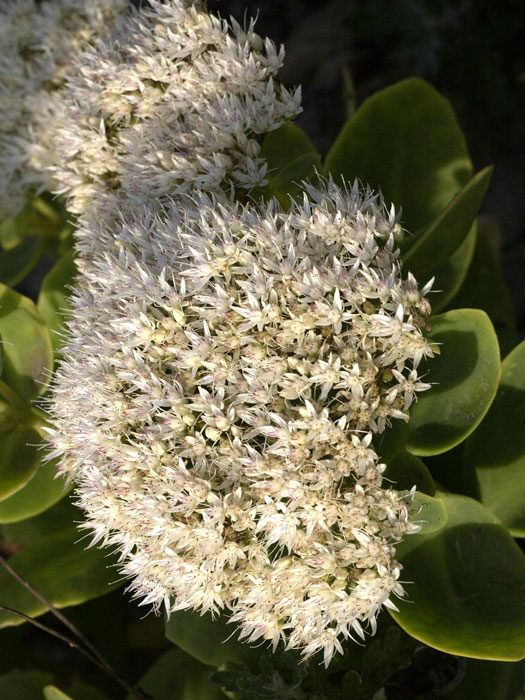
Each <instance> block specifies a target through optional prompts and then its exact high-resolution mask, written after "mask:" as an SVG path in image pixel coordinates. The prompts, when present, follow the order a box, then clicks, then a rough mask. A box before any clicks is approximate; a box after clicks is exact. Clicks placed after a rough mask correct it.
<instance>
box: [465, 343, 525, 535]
mask: <svg viewBox="0 0 525 700" xmlns="http://www.w3.org/2000/svg"><path fill="white" fill-rule="evenodd" d="M524 426H525V341H524V342H522V343H520V345H518V346H517V347H516V348H515V349H514V350H513V351H512V352H511V353H510V354H509V355H507V357H506V358H505V359H504V360H503V363H502V373H501V382H500V385H499V388H498V392H497V394H496V398H495V399H494V402H493V404H492V406H491V407H490V410H489V412H488V413H487V415H486V416H485V418H484V419H483V422H482V423H481V425H480V426H479V428H478V429H477V430H476V431H475V432H474V433H473V434H472V435H471V436H470V438H469V439H468V441H467V443H466V445H465V453H464V464H465V466H466V468H467V470H468V471H469V472H472V473H474V474H475V478H476V486H477V491H478V497H479V500H481V502H482V503H483V504H484V505H485V506H487V508H489V509H490V510H491V511H492V512H493V513H494V514H495V515H497V516H498V518H499V519H500V520H501V522H502V523H503V524H504V525H505V526H506V527H507V528H508V529H509V530H510V532H511V533H512V534H513V535H514V536H515V537H525V431H524Z"/></svg>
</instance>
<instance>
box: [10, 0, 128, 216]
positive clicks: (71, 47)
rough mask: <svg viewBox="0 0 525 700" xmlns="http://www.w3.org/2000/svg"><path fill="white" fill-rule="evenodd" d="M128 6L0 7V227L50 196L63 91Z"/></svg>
mask: <svg viewBox="0 0 525 700" xmlns="http://www.w3.org/2000/svg"><path fill="white" fill-rule="evenodd" d="M127 6H128V0H50V1H48V2H42V3H38V2H36V1H35V0H0V169H1V171H2V173H3V175H4V177H5V182H3V183H2V188H1V190H0V220H1V219H3V218H5V217H7V216H13V215H15V214H17V213H18V211H19V210H20V209H21V208H22V207H23V205H24V202H25V200H26V198H27V197H28V196H29V195H31V194H34V193H35V192H38V191H39V190H43V189H49V188H50V187H51V186H52V179H51V178H50V176H49V174H48V173H47V171H46V168H47V167H48V166H49V165H53V164H54V152H53V149H52V147H50V142H52V139H53V134H54V123H53V120H54V118H55V117H56V112H57V109H58V107H57V105H56V104H55V102H56V100H57V99H58V92H59V89H60V88H61V87H62V85H63V84H64V82H65V79H66V77H67V76H68V75H69V74H70V73H71V71H72V70H73V63H74V60H75V58H76V56H77V54H78V53H79V52H80V51H81V49H82V48H83V47H85V46H86V45H89V43H91V42H93V40H94V38H95V37H98V36H102V35H103V34H105V33H106V32H107V31H108V30H109V28H110V27H111V25H112V22H113V21H114V19H115V17H116V16H117V15H119V14H124V12H125V10H126V8H127Z"/></svg>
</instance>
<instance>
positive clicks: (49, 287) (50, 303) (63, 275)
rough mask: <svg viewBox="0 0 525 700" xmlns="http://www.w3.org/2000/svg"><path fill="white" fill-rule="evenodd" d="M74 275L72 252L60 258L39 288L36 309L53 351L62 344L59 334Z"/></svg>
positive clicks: (63, 325) (68, 304)
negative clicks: (46, 329) (46, 327)
mask: <svg viewBox="0 0 525 700" xmlns="http://www.w3.org/2000/svg"><path fill="white" fill-rule="evenodd" d="M76 274H77V267H76V264H75V261H74V257H73V252H72V251H70V252H69V253H68V254H67V255H64V256H63V257H62V258H60V260H59V261H58V262H57V263H56V265H55V266H54V267H53V269H52V270H51V271H50V272H49V273H48V274H47V275H46V277H45V278H44V281H43V282H42V286H41V288H40V294H39V297H38V303H37V308H38V311H39V312H40V315H41V316H42V318H43V319H44V321H45V322H46V323H47V326H48V328H49V333H50V338H51V342H52V344H53V348H54V350H55V351H57V350H59V349H60V347H61V346H62V343H63V338H62V335H61V334H62V333H63V331H64V327H65V320H66V314H67V311H69V309H70V306H71V305H70V303H69V296H70V293H71V290H70V286H71V285H72V284H73V283H74V281H75V276H76Z"/></svg>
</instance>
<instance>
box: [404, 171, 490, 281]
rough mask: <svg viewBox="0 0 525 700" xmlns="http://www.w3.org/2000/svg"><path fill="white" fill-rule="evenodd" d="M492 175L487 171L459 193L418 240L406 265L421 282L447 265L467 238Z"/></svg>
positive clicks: (478, 175) (407, 254)
mask: <svg viewBox="0 0 525 700" xmlns="http://www.w3.org/2000/svg"><path fill="white" fill-rule="evenodd" d="M491 175H492V168H485V169H484V170H482V171H481V172H479V173H478V174H477V175H475V176H474V177H473V178H472V180H470V181H469V183H468V184H467V185H465V187H464V188H463V189H462V190H461V192H458V194H457V195H456V196H455V197H454V198H453V200H452V201H451V202H450V203H449V204H448V205H447V206H446V207H445V209H444V210H443V211H442V212H441V213H440V215H439V216H438V217H437V218H436V219H435V220H434V221H433V222H432V223H431V224H430V225H429V226H427V227H426V228H425V229H424V230H423V231H422V232H421V233H420V234H419V235H418V236H417V237H416V240H415V243H414V245H413V246H412V247H411V248H410V250H409V251H408V252H407V253H406V255H405V256H404V263H405V266H406V267H407V268H408V269H409V270H410V271H411V272H412V273H413V274H414V275H415V277H416V279H422V277H423V276H424V275H426V274H427V273H428V272H429V271H430V270H433V269H434V268H435V267H437V266H438V265H441V264H442V263H444V262H445V261H446V260H448V258H449V257H450V256H451V255H452V253H454V251H456V250H457V249H458V247H459V246H460V245H461V243H462V242H463V241H464V240H465V238H466V237H467V234H468V232H469V231H470V229H471V228H472V224H473V223H474V221H475V219H476V216H477V214H478V211H479V208H480V206H481V203H482V202H483V197H484V196H485V192H486V191H487V187H488V185H489V182H490V178H491Z"/></svg>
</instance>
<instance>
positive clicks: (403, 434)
mask: <svg viewBox="0 0 525 700" xmlns="http://www.w3.org/2000/svg"><path fill="white" fill-rule="evenodd" d="M407 436H408V423H406V421H404V420H394V421H392V425H390V426H387V427H386V429H385V431H384V432H383V433H381V435H379V436H375V438H374V441H373V446H374V450H375V451H376V452H377V454H378V456H379V459H380V460H381V461H382V462H386V464H388V463H389V462H391V461H392V460H393V459H394V457H395V456H396V455H397V454H399V452H403V451H404V450H405V445H406V442H407Z"/></svg>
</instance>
